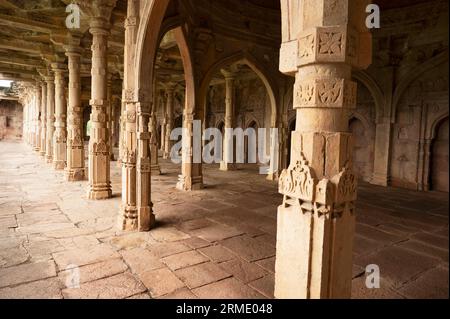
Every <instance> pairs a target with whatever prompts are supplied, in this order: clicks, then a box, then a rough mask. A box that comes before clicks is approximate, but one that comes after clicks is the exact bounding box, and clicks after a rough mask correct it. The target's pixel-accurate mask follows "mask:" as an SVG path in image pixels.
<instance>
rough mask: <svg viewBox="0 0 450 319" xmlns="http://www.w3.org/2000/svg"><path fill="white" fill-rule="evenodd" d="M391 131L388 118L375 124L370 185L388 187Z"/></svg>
mask: <svg viewBox="0 0 450 319" xmlns="http://www.w3.org/2000/svg"><path fill="white" fill-rule="evenodd" d="M391 129H392V124H391V120H390V118H383V119H381V121H380V123H377V126H376V133H375V151H374V155H375V158H374V164H373V175H372V180H371V181H370V182H371V184H374V185H380V186H388V185H389V180H390V176H389V161H390V157H391V152H390V150H391Z"/></svg>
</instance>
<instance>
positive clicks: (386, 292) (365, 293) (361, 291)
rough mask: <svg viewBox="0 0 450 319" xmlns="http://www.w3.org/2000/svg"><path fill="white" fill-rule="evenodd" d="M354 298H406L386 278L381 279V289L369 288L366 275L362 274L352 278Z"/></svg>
mask: <svg viewBox="0 0 450 319" xmlns="http://www.w3.org/2000/svg"><path fill="white" fill-rule="evenodd" d="M352 299H404V297H403V296H402V295H400V294H399V293H397V292H396V291H395V290H394V289H393V288H392V286H391V284H390V283H389V282H388V281H386V280H384V279H381V282H380V288H379V289H369V288H367V286H366V277H365V276H362V277H358V278H355V279H353V280H352Z"/></svg>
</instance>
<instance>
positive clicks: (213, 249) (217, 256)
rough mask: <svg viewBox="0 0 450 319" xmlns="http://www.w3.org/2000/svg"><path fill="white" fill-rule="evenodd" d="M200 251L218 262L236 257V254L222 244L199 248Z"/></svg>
mask: <svg viewBox="0 0 450 319" xmlns="http://www.w3.org/2000/svg"><path fill="white" fill-rule="evenodd" d="M198 251H199V252H201V253H202V254H203V255H205V256H207V257H208V258H209V259H211V261H214V262H216V263H221V262H224V261H227V260H230V259H233V258H235V257H236V255H234V254H233V253H231V252H230V251H229V250H227V249H225V248H223V247H222V246H220V245H214V246H210V247H206V248H202V249H199V250H198Z"/></svg>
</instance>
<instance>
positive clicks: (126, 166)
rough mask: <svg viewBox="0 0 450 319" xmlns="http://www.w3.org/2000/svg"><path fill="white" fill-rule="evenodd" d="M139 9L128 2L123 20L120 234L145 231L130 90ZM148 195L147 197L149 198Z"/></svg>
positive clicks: (132, 2)
mask: <svg viewBox="0 0 450 319" xmlns="http://www.w3.org/2000/svg"><path fill="white" fill-rule="evenodd" d="M138 13H139V5H138V2H137V1H135V0H128V6H127V18H126V20H125V49H124V50H125V52H124V80H123V92H122V106H123V112H122V114H121V118H122V142H121V144H122V158H121V163H122V205H121V209H120V215H119V216H120V217H119V227H120V228H121V229H122V230H130V231H132V230H138V229H146V228H149V225H145V224H143V223H148V220H147V219H145V220H142V219H139V214H138V210H137V196H136V193H137V189H136V188H137V184H136V183H137V180H136V178H137V176H136V165H137V164H136V152H137V150H136V144H137V137H136V133H137V132H136V100H137V99H136V96H135V90H134V79H135V73H134V65H133V61H134V49H135V47H136V36H137V29H138V24H139V21H138V20H139V16H138ZM149 195H150V194H149Z"/></svg>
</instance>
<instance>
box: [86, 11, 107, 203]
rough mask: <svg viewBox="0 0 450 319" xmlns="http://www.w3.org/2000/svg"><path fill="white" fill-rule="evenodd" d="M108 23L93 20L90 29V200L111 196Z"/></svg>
mask: <svg viewBox="0 0 450 319" xmlns="http://www.w3.org/2000/svg"><path fill="white" fill-rule="evenodd" d="M106 25H107V23H106V22H105V21H104V20H102V19H93V20H92V21H91V26H90V29H89V31H90V32H91V34H92V71H91V74H92V84H91V101H90V104H91V107H92V114H91V125H92V129H91V138H90V141H89V191H88V197H89V198H90V199H95V200H98V199H106V198H110V197H111V196H112V189H111V181H110V163H109V158H110V146H109V143H110V139H109V130H108V124H107V120H108V115H107V108H108V100H107V83H106V75H107V72H108V64H107V47H108V35H109V31H108V29H107V26H106Z"/></svg>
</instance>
